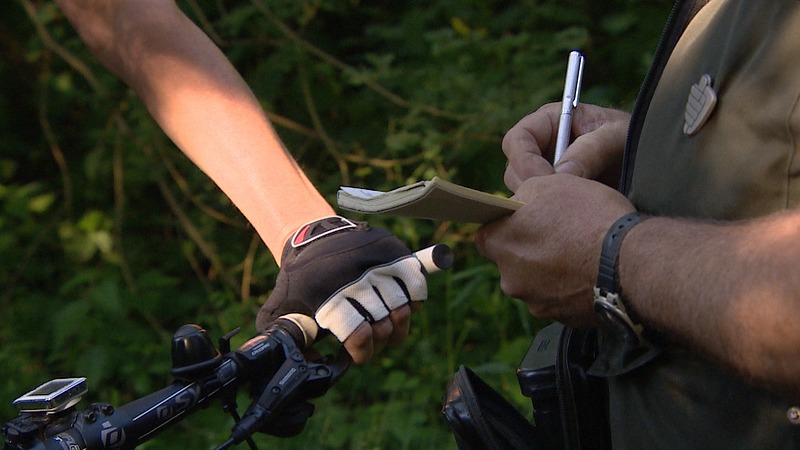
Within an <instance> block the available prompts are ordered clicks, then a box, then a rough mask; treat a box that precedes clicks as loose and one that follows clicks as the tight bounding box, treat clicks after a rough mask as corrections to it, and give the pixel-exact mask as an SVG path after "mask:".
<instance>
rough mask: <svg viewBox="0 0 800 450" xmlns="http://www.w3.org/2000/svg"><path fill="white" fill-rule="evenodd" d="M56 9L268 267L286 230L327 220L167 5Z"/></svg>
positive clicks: (228, 70) (66, 4) (251, 110)
mask: <svg viewBox="0 0 800 450" xmlns="http://www.w3.org/2000/svg"><path fill="white" fill-rule="evenodd" d="M60 4H61V6H62V8H63V9H64V11H65V13H66V14H67V16H68V17H70V19H71V20H72V22H73V24H75V27H76V28H77V29H78V31H79V32H80V33H81V35H82V36H83V38H84V40H85V41H86V42H87V44H88V45H89V46H90V48H92V50H93V53H94V54H95V55H96V56H97V57H98V59H99V60H100V61H101V62H102V63H103V64H104V65H105V66H107V67H108V68H109V69H110V70H112V71H113V72H115V73H116V74H117V75H118V76H119V77H120V78H122V79H123V80H124V81H125V82H126V83H127V84H128V85H130V86H131V87H132V88H133V89H134V90H135V91H136V93H137V94H138V95H139V96H140V97H141V98H142V100H143V101H144V102H145V104H146V105H147V108H148V109H149V111H150V112H151V114H152V115H153V117H154V118H155V120H156V121H157V122H158V123H159V125H160V126H161V127H162V129H163V130H164V131H165V132H166V133H167V134H168V135H169V136H170V138H171V139H172V140H173V141H174V142H175V144H176V145H177V146H178V147H179V148H180V149H181V150H183V151H184V153H186V154H187V155H188V156H189V157H190V158H191V159H192V160H193V161H194V162H195V164H197V165H198V166H199V167H200V168H201V169H202V170H203V171H204V172H205V173H206V174H208V175H209V176H210V177H211V178H212V179H213V180H214V182H215V183H217V185H218V186H219V187H220V188H221V189H222V190H223V191H224V192H225V193H226V194H227V195H228V196H229V197H230V198H231V200H232V201H233V202H234V204H236V206H237V207H238V208H239V209H240V210H241V211H242V213H243V214H244V215H245V216H246V217H247V218H248V220H250V222H251V223H252V224H253V226H254V227H255V228H256V230H257V231H258V232H259V234H260V235H261V237H262V239H263V240H264V241H265V242H266V244H267V246H268V247H269V248H270V250H271V251H272V253H273V255H275V257H276V258H279V257H280V252H281V250H282V246H283V244H284V243H285V242H286V239H287V238H288V235H289V234H290V233H291V231H292V230H293V229H295V228H297V227H298V226H299V225H301V224H302V223H304V222H307V221H310V220H313V219H316V218H318V217H321V216H324V215H329V214H331V213H332V209H331V207H330V206H329V205H328V204H327V202H325V200H324V199H323V198H322V197H321V196H320V195H319V193H318V192H317V191H316V189H315V188H314V187H313V185H312V184H311V183H310V182H309V180H308V179H307V178H306V177H305V175H304V174H303V173H302V171H301V170H300V169H299V168H298V167H297V165H296V164H295V162H294V160H293V159H292V158H291V156H290V155H289V154H288V152H286V150H285V149H284V147H283V145H282V143H281V141H280V139H279V138H278V136H277V134H276V133H275V131H274V130H273V128H272V127H271V125H270V124H269V122H268V120H267V119H266V116H265V114H264V112H263V111H262V109H261V107H260V105H259V103H258V101H257V99H256V98H255V96H254V95H253V94H252V92H251V90H250V89H249V87H248V86H247V85H246V84H245V82H244V81H243V80H242V78H241V77H240V76H239V74H238V73H237V72H236V70H235V69H234V68H233V67H232V65H231V64H230V63H229V62H228V60H227V58H226V57H225V56H224V55H223V54H222V52H221V51H220V50H219V49H218V48H217V47H216V46H215V45H214V44H213V42H211V40H210V39H209V38H208V37H207V36H206V35H205V34H204V33H203V32H202V31H201V30H199V29H198V28H197V27H196V26H195V25H194V24H193V23H192V22H191V21H190V20H189V19H188V18H186V17H185V16H184V15H183V13H181V11H180V10H179V9H178V8H177V7H176V6H175V5H174V3H173V2H172V1H166V0H132V1H124V0H121V1H116V2H107V0H103V1H102V2H97V1H91V0H61V1H60ZM87 17H88V18H87Z"/></svg>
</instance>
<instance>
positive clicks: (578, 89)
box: [572, 51, 585, 108]
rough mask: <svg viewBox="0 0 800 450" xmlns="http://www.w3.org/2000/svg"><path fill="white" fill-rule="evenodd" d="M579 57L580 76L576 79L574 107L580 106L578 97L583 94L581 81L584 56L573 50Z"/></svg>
mask: <svg viewBox="0 0 800 450" xmlns="http://www.w3.org/2000/svg"><path fill="white" fill-rule="evenodd" d="M572 53H574V54H575V55H577V57H578V58H579V60H578V64H579V65H578V78H577V79H576V80H575V98H574V99H573V100H572V107H573V108H577V107H578V98H579V97H580V95H581V83H583V61H584V59H585V58H584V57H583V55H581V54H580V52H577V51H575V52H572Z"/></svg>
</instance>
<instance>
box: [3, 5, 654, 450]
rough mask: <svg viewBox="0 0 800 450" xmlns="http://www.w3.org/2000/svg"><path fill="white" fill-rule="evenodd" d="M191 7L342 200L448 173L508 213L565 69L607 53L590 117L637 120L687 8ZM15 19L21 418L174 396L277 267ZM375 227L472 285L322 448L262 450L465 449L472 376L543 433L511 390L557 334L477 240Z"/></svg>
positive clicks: (322, 184) (208, 191)
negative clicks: (504, 146)
mask: <svg viewBox="0 0 800 450" xmlns="http://www.w3.org/2000/svg"><path fill="white" fill-rule="evenodd" d="M179 4H180V5H181V7H183V8H184V10H185V11H186V12H187V14H189V15H190V17H192V18H193V19H194V20H195V22H196V23H198V24H199V25H200V26H201V27H203V28H204V30H205V31H206V32H207V33H208V34H209V35H210V36H212V38H214V39H215V40H216V41H217V43H218V44H219V45H220V47H221V48H222V50H223V51H224V52H225V53H226V55H228V57H229V58H230V59H231V61H232V62H233V63H234V65H235V66H236V67H237V68H238V69H239V70H240V71H241V73H242V74H243V76H244V77H245V79H246V80H247V81H248V83H249V84H250V85H251V86H252V88H253V90H254V92H255V93H256V94H257V96H258V98H259V99H260V100H261V101H262V103H263V105H264V107H265V109H266V110H267V111H268V112H269V114H270V117H271V118H272V120H273V122H274V123H275V124H276V128H277V130H278V132H279V133H280V135H281V137H282V138H283V139H284V140H285V142H286V143H287V146H288V148H289V149H291V151H292V152H293V154H294V155H295V157H296V158H297V159H298V161H299V162H300V163H301V165H302V166H303V168H304V170H305V171H306V172H307V173H308V175H309V176H310V177H311V179H312V180H313V181H314V182H315V184H316V185H317V186H318V187H319V189H320V190H321V191H322V192H323V193H325V194H326V195H327V196H328V198H329V200H330V201H331V202H334V193H335V191H336V189H337V187H338V186H339V185H340V184H353V185H362V186H369V187H372V188H376V189H389V188H394V187H397V186H398V185H401V184H405V183H408V182H412V181H417V180H420V179H423V178H428V177H430V176H433V175H438V176H441V177H444V178H447V179H451V180H454V181H456V182H460V183H462V184H465V185H468V186H472V187H476V188H480V189H484V190H489V191H495V192H507V191H506V190H505V188H504V187H503V184H502V172H503V167H504V164H505V162H504V159H503V155H502V152H501V151H500V145H499V143H500V141H501V139H502V135H503V133H504V131H505V130H507V129H508V128H509V127H510V126H512V125H513V124H514V123H515V122H516V121H517V120H518V119H519V118H520V117H522V116H523V115H525V114H526V113H528V112H530V111H531V110H533V109H535V108H536V107H538V106H539V105H541V104H543V103H546V102H549V101H557V100H559V96H560V93H561V89H562V87H563V84H562V83H563V72H564V65H565V61H566V54H567V53H568V51H569V50H570V49H572V48H581V49H583V50H584V51H585V52H586V54H587V75H586V79H585V87H584V94H583V95H582V98H583V99H584V100H585V101H591V102H594V103H600V104H605V105H613V106H619V107H623V108H625V107H629V106H630V105H631V103H632V101H633V99H634V97H635V94H636V92H637V89H638V83H639V81H640V80H641V78H642V77H643V75H644V73H645V70H646V68H647V63H648V61H649V59H650V55H651V52H652V50H653V49H654V47H655V44H656V42H657V39H658V30H660V28H661V24H662V22H663V20H664V19H665V18H666V15H667V12H668V10H669V2H667V1H666V0H611V1H608V2H590V1H586V0H571V1H556V0H522V1H518V2H508V1H501V0H486V1H455V0H434V1H425V2H423V1H416V0H410V1H404V2H392V1H373V2H359V1H355V0H353V1H346V2H344V1H330V0H300V1H298V0H270V1H265V0H252V1H251V2H225V1H217V2H197V1H196V0H185V1H182V2H179ZM27 11H31V12H32V14H31V15H28V13H27ZM0 21H1V22H2V26H1V27H0V37H1V38H2V40H3V42H4V45H3V47H2V48H1V49H0V54H2V58H0V85H1V86H0V87H1V88H2V89H0V92H3V94H2V95H1V96H0V255H2V256H3V258H2V259H1V260H0V310H1V311H2V314H0V418H4V419H5V418H9V417H11V416H12V415H14V414H15V412H14V411H13V408H12V407H11V401H12V400H13V399H14V398H15V397H16V396H17V395H20V394H22V393H24V392H25V391H26V390H28V389H30V388H32V387H34V386H36V385H37V384H39V383H41V382H43V381H46V380H47V379H50V378H54V377H59V376H68V375H82V376H87V377H89V383H90V396H89V397H90V398H88V400H90V401H100V400H102V401H108V402H111V403H113V404H122V403H125V402H127V401H130V400H131V399H133V398H135V397H137V396H141V395H144V394H146V393H148V392H150V391H153V390H155V389H157V388H159V387H162V386H163V385H165V384H166V383H168V382H169V376H168V371H169V339H170V337H171V334H172V332H173V331H174V330H175V329H177V328H178V327H179V326H180V325H182V324H184V323H189V322H193V323H199V324H201V325H203V326H204V327H206V328H207V329H208V330H209V332H210V334H211V335H212V337H213V338H217V337H219V336H220V335H222V334H223V333H225V332H227V331H229V330H231V329H233V328H235V327H237V326H242V327H243V331H242V333H240V335H239V336H237V337H236V338H235V341H234V345H238V344H241V343H242V342H243V340H244V339H245V338H246V337H248V336H250V335H252V334H253V333H254V329H253V324H252V323H253V319H254V317H255V313H256V311H257V309H258V306H259V305H260V304H261V302H263V300H264V299H265V298H266V296H267V295H269V292H270V290H271V289H272V287H273V283H274V279H275V275H276V274H277V270H278V269H277V267H276V266H275V263H274V261H273V260H272V258H271V256H270V254H269V252H268V251H267V250H266V248H265V247H264V246H263V245H261V244H260V242H259V240H258V238H257V236H255V235H254V233H253V231H252V230H250V229H248V227H247V225H246V222H245V220H244V219H243V218H242V217H241V216H240V215H239V213H238V212H237V211H236V209H235V207H234V206H233V205H231V203H230V201H229V200H228V199H227V198H225V197H224V196H223V195H222V194H221V193H220V192H219V190H218V189H217V188H216V187H215V186H214V185H213V183H211V182H210V181H209V180H208V179H207V178H206V177H205V176H204V175H203V174H202V173H200V172H199V171H198V170H197V169H196V168H195V167H194V166H193V165H192V164H190V163H189V162H188V161H187V160H186V159H185V158H184V157H183V156H182V155H181V154H180V153H179V152H178V151H177V150H176V149H175V148H174V146H173V145H172V144H171V143H170V142H168V140H167V139H166V138H165V137H164V135H163V134H162V133H161V132H160V131H159V130H158V127H157V126H156V125H155V124H154V123H153V121H152V120H151V119H150V118H149V115H148V113H147V111H146V110H145V108H144V107H143V106H142V104H141V103H140V102H139V101H138V100H137V99H136V98H135V97H134V96H133V95H132V94H131V93H130V92H129V91H128V90H127V89H126V88H125V87H124V86H123V85H122V84H121V83H120V82H119V81H118V80H116V79H115V78H114V77H113V76H111V75H110V74H109V73H108V72H106V71H105V70H103V69H102V68H100V67H99V66H98V65H97V64H96V62H95V61H94V60H93V59H92V57H91V56H90V55H89V54H88V52H87V51H86V49H85V48H84V46H83V44H82V43H81V42H80V40H79V39H78V37H77V36H76V35H75V33H74V32H73V30H72V29H71V27H70V26H69V24H68V23H67V22H66V21H65V20H64V18H63V17H62V16H61V14H60V13H59V11H58V10H57V8H56V7H55V5H54V4H53V3H51V2H34V1H33V0H16V1H15V2H13V4H12V5H9V6H8V7H7V8H5V9H4V14H3V16H2V18H0ZM35 22H36V23H38V25H40V26H41V28H37V27H36V26H34V23H35ZM181 217H183V218H181ZM370 222H372V223H373V224H375V225H378V226H383V227H387V228H388V229H390V230H391V231H393V232H394V233H396V234H397V235H398V236H399V237H401V238H402V239H403V240H404V241H406V242H407V243H408V244H409V246H411V247H415V248H416V247H422V246H425V245H428V244H430V243H433V242H445V243H447V244H450V245H451V246H453V248H454V249H455V251H456V254H457V262H456V267H455V268H454V269H453V270H451V271H449V272H447V273H441V274H436V275H434V276H432V277H431V278H430V300H429V301H428V302H427V304H426V305H425V307H424V308H423V309H422V310H421V312H419V313H417V314H416V315H415V316H414V318H413V330H412V333H411V336H410V337H409V339H408V340H407V342H406V343H404V344H403V345H402V346H401V347H399V348H394V349H390V350H388V351H385V352H384V353H383V354H382V355H381V356H380V357H379V358H377V360H376V361H375V362H373V363H372V364H370V365H367V366H364V367H354V368H352V369H351V371H350V372H349V373H348V374H347V375H346V376H345V377H344V378H343V379H342V381H341V382H340V383H339V385H337V386H335V387H334V389H333V390H332V391H331V392H330V393H329V394H328V395H327V396H325V397H324V398H322V399H319V400H318V401H317V402H316V405H317V413H316V414H315V416H314V417H313V418H312V419H311V420H310V421H309V423H308V426H307V429H306V430H305V431H304V432H303V433H302V434H301V435H299V436H297V437H294V438H291V439H277V438H272V437H267V436H260V437H259V438H258V439H259V443H260V444H261V447H265V446H267V445H274V446H277V447H281V448H352V449H376V448H401V449H402V448H448V447H450V448H452V447H454V443H453V440H452V438H451V436H450V434H449V432H448V430H447V428H446V426H445V424H444V422H443V420H442V419H441V417H440V413H439V409H440V407H441V397H442V394H443V393H444V388H445V386H446V383H447V380H448V378H449V377H450V375H451V374H452V373H453V372H454V371H455V370H456V369H457V367H458V365H459V364H466V365H468V366H470V367H471V368H473V369H474V370H476V372H478V373H479V374H480V375H481V376H483V377H485V378H486V379H487V380H488V381H489V382H490V383H491V384H492V385H493V386H495V387H497V388H498V389H499V390H500V391H501V392H502V393H503V394H504V395H505V396H506V397H507V398H509V399H510V400H511V401H512V402H513V403H514V404H515V405H516V406H518V407H519V408H520V409H521V410H522V411H523V412H525V413H529V412H530V403H529V402H528V400H527V399H525V398H523V397H522V396H521V394H520V393H519V389H518V387H517V384H516V380H515V378H514V369H515V367H516V365H517V364H518V362H519V361H520V360H521V358H522V356H523V355H524V352H525V350H526V348H527V345H528V344H529V342H530V340H531V337H532V336H533V333H534V332H535V330H537V329H538V328H539V327H541V326H542V325H543V323H542V322H540V321H537V320H536V319H534V318H532V317H530V316H529V315H528V313H527V311H526V310H525V308H524V307H523V306H522V305H521V304H519V303H518V302H516V301H513V300H510V299H508V298H507V297H505V296H504V295H503V294H502V293H501V292H500V291H499V287H498V286H499V275H498V274H497V271H496V269H495V268H494V267H493V266H492V265H491V264H488V263H487V261H485V260H483V259H482V258H480V257H479V256H478V255H477V253H476V252H475V250H474V247H473V245H472V243H471V241H472V237H473V235H474V232H475V226H472V225H463V224H455V223H431V222H425V221H414V220H409V219H395V218H391V217H384V216H380V217H371V218H370ZM327 345H328V346H330V347H332V350H335V349H336V346H335V345H331V344H330V343H328V344H327ZM245 401H246V399H242V400H241V401H240V404H244V402H245ZM229 426H230V422H229V420H227V419H226V418H225V417H224V416H223V414H222V413H221V411H220V410H219V409H218V408H211V409H209V410H205V411H202V412H201V413H199V414H197V415H196V416H193V417H191V418H190V419H188V420H186V421H184V422H183V423H181V424H180V425H179V426H178V427H176V428H175V429H174V430H170V431H168V432H167V433H166V434H165V435H164V436H162V437H160V438H158V439H156V440H154V441H152V442H150V443H148V444H146V448H173V447H174V445H173V444H172V442H181V443H182V444H183V446H185V447H190V448H204V447H210V446H212V445H213V444H215V443H219V442H221V441H223V440H224V437H225V433H226V432H227V430H228V429H229Z"/></svg>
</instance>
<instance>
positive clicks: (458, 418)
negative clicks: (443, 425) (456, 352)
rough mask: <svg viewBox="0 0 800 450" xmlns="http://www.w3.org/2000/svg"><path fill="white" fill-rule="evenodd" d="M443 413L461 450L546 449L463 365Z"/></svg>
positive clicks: (451, 385)
mask: <svg viewBox="0 0 800 450" xmlns="http://www.w3.org/2000/svg"><path fill="white" fill-rule="evenodd" d="M442 413H443V414H444V417H445V419H446V420H447V422H448V424H449V425H450V428H451V429H452V431H453V434H454V435H455V439H456V443H457V444H458V448H459V449H460V450H484V449H486V450H505V449H520V450H523V449H531V450H534V449H544V448H545V447H541V446H539V445H538V444H537V443H536V436H535V434H534V431H533V427H532V426H531V424H530V422H528V421H527V420H526V419H525V418H524V417H523V416H522V414H520V413H519V411H517V410H516V409H515V408H514V407H513V406H511V405H510V404H509V403H508V402H507V401H506V400H505V399H504V398H503V397H502V396H501V395H500V394H499V393H498V392H497V391H495V390H494V389H492V387H491V386H489V385H488V384H486V383H485V382H484V381H483V380H482V379H481V378H480V377H479V376H477V375H476V374H475V373H474V372H473V371H471V370H470V369H469V368H467V367H465V366H463V365H462V366H461V367H459V369H458V372H456V373H455V375H453V378H451V379H450V383H449V384H448V386H447V395H446V397H445V403H444V407H443V408H442Z"/></svg>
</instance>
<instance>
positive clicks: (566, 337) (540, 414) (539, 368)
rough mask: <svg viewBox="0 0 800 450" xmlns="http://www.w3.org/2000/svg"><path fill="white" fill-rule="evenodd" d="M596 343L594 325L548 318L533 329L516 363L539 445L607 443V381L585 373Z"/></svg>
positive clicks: (602, 447) (570, 449)
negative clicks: (576, 325)
mask: <svg viewBox="0 0 800 450" xmlns="http://www.w3.org/2000/svg"><path fill="white" fill-rule="evenodd" d="M597 348H598V346H597V330H595V329H585V330H584V329H581V330H576V329H572V328H568V327H565V326H564V325H562V324H560V323H553V324H552V325H549V326H547V327H545V328H544V329H542V330H541V331H540V332H539V333H538V334H537V335H536V338H535V339H534V341H533V344H531V346H530V349H529V350H528V353H527V354H526V355H525V358H524V359H523V361H522V364H520V367H519V369H517V379H518V380H519V384H520V388H521V389H522V393H523V395H525V396H526V397H529V398H530V399H531V402H532V403H533V409H534V412H533V417H534V422H535V424H536V427H535V430H536V434H537V439H539V442H541V443H542V445H543V447H544V448H548V449H564V450H578V449H581V450H583V449H597V450H606V449H610V448H611V432H610V426H609V422H608V385H607V384H606V381H605V380H604V379H602V378H598V377H593V376H591V375H589V374H588V373H587V371H588V369H589V366H590V365H591V364H592V362H593V361H594V360H595V358H596V357H597Z"/></svg>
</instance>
